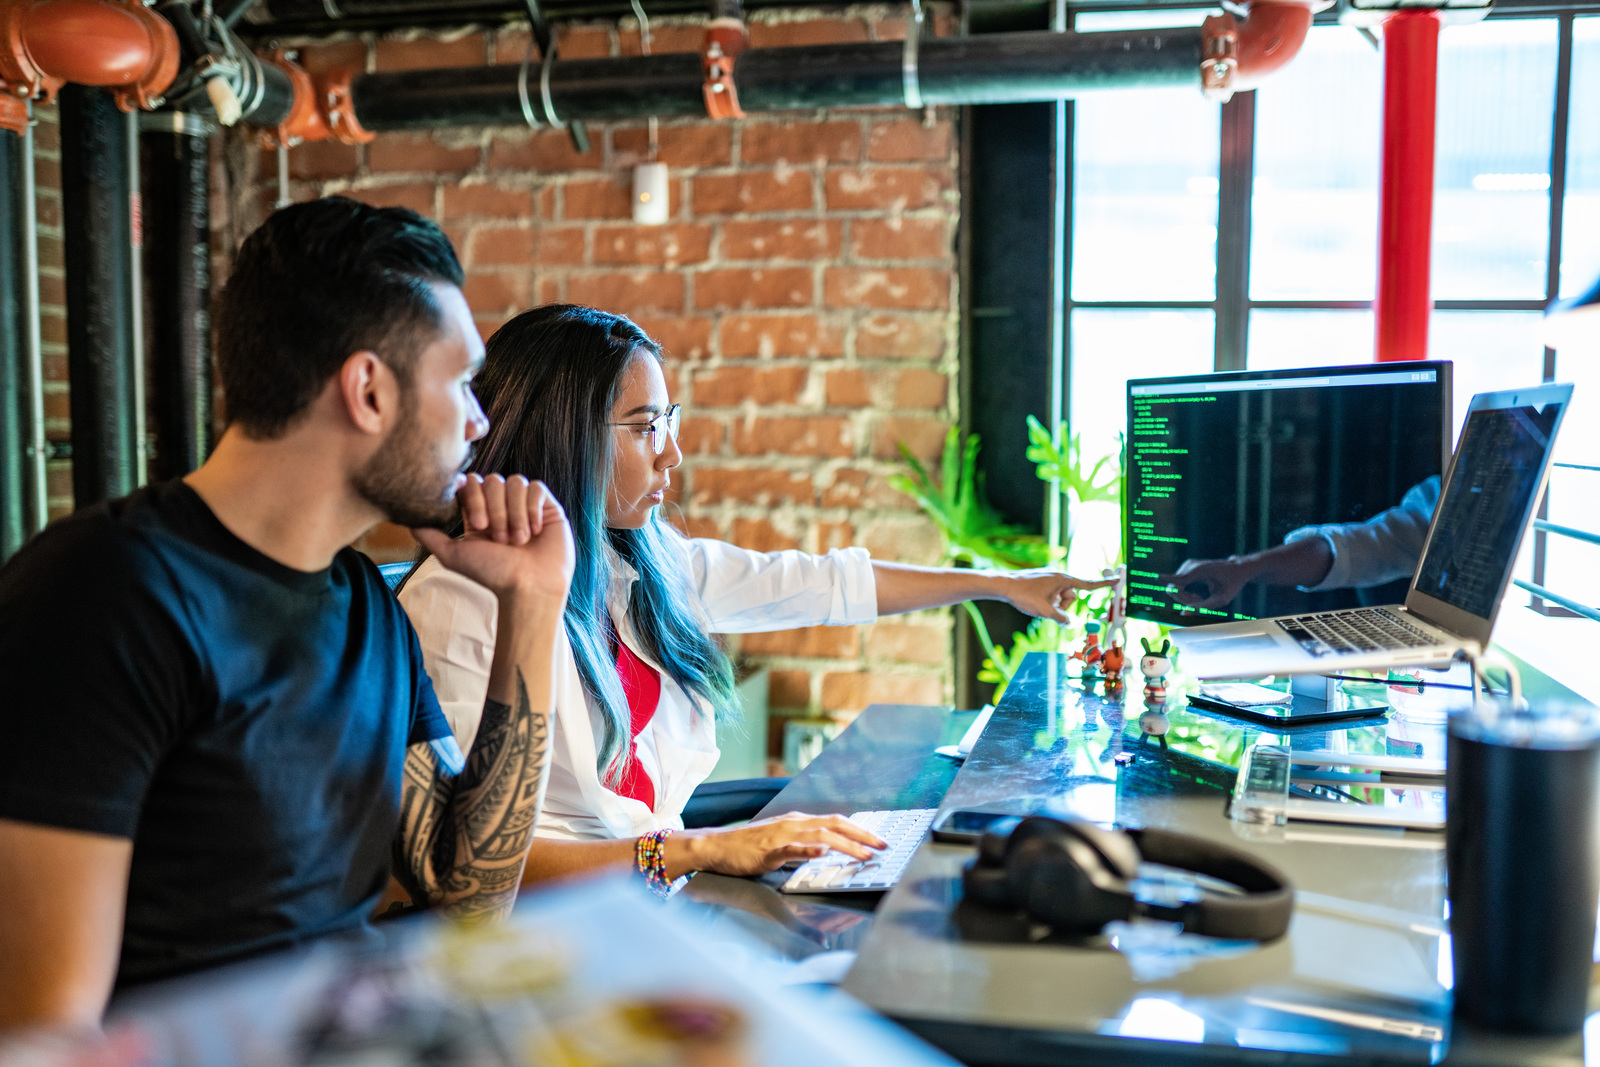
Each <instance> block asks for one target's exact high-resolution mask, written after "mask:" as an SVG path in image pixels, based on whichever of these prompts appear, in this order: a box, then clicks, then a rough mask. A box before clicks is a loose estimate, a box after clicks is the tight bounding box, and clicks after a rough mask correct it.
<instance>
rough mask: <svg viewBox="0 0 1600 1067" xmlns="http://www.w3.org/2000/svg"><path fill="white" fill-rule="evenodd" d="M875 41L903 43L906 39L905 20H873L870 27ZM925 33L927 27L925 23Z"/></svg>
mask: <svg viewBox="0 0 1600 1067" xmlns="http://www.w3.org/2000/svg"><path fill="white" fill-rule="evenodd" d="M869 28H870V29H871V30H872V39H873V40H874V41H903V40H905V39H906V20H905V19H873V20H872V23H871V25H870V27H869ZM923 30H924V32H926V30H927V27H926V23H924V27H923Z"/></svg>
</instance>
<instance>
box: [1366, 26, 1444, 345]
mask: <svg viewBox="0 0 1600 1067" xmlns="http://www.w3.org/2000/svg"><path fill="white" fill-rule="evenodd" d="M1438 66H1439V15H1438V13H1437V12H1434V11H1419V10H1407V11H1399V12H1396V13H1395V14H1393V15H1390V16H1389V17H1388V18H1387V19H1385V20H1384V23H1383V171H1382V178H1381V180H1380V182H1379V185H1378V201H1379V212H1378V298H1377V302H1376V305H1375V308H1376V311H1377V316H1376V317H1377V324H1378V336H1377V353H1378V359H1379V360H1380V361H1387V360H1397V359H1426V358H1427V356H1428V315H1429V314H1430V312H1431V311H1432V310H1433V299H1432V293H1431V292H1430V291H1429V281H1430V278H1429V260H1430V257H1431V255H1432V252H1433V135H1434V125H1435V99H1434V98H1435V95H1436V93H1437V88H1438Z"/></svg>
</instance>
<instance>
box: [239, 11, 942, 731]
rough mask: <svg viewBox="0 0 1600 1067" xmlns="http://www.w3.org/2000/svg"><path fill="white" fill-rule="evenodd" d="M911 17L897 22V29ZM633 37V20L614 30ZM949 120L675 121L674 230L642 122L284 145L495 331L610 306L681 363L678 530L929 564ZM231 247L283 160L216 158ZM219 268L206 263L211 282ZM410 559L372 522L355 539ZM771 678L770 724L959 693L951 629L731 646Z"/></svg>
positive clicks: (363, 58)
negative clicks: (461, 273) (400, 224)
mask: <svg viewBox="0 0 1600 1067" xmlns="http://www.w3.org/2000/svg"><path fill="white" fill-rule="evenodd" d="M903 10H904V9H903V8H902V9H899V11H900V12H902V13H903ZM628 25H630V26H631V23H630V24H628ZM653 30H654V34H653V38H654V40H653V46H654V50H656V51H669V50H684V49H691V50H692V49H695V48H697V47H698V44H699V41H700V37H701V34H702V32H703V31H702V28H701V26H700V25H698V24H696V23H695V22H694V21H693V20H684V21H681V22H675V23H671V24H665V25H659V26H655V27H653ZM902 35H903V24H902V22H901V20H900V19H899V18H898V17H891V9H889V8H883V9H882V10H874V9H862V10H861V11H860V12H856V13H851V14H850V17H839V16H838V15H837V13H835V14H830V15H827V16H821V15H817V16H815V17H812V18H799V17H797V16H796V15H795V13H794V12H783V13H780V14H778V16H777V17H771V16H768V15H766V13H763V14H762V15H757V16H756V18H755V19H754V20H753V25H752V30H751V36H752V40H753V42H754V43H755V44H757V45H780V44H800V43H817V42H824V41H830V40H833V41H840V40H866V39H873V38H880V39H882V38H897V37H900V36H902ZM525 47H526V36H525V35H524V34H522V33H519V32H515V31H501V32H500V33H498V34H481V33H470V34H466V35H462V36H456V37H453V38H448V39H440V38H435V37H412V38H409V39H370V38H369V39H362V40H349V41H344V42H340V43H336V44H331V45H318V46H311V47H307V48H306V49H305V50H304V52H303V57H302V59H303V62H304V63H305V64H306V65H307V66H308V67H311V68H313V69H316V68H322V67H327V66H331V65H346V64H351V63H357V64H365V65H366V66H367V68H368V69H372V70H399V69H405V68H424V67H438V66H452V65H465V64H471V63H477V62H484V61H487V60H492V61H496V62H509V61H515V60H520V59H521V58H522V55H523V53H524V49H525ZM560 48H561V54H562V55H563V56H568V57H579V56H586V55H607V54H610V55H615V54H630V53H635V52H637V51H638V35H637V33H636V32H630V31H628V30H625V29H619V28H618V27H616V26H608V25H581V26H575V27H566V28H564V30H563V32H562V37H561V45H560ZM953 118H954V116H953V114H950V113H945V112H943V111H940V112H930V113H928V114H926V115H924V114H920V113H918V114H907V113H906V112H903V111H893V112H866V111H837V112H817V113H814V114H812V113H808V114H807V115H805V116H804V117H803V118H794V117H787V116H783V117H773V116H756V117H752V118H750V119H748V120H745V121H742V122H739V123H722V124H717V123H711V122H708V121H673V122H663V123H662V124H661V129H660V158H661V159H662V160H663V161H664V162H666V163H667V164H668V165H669V166H670V167H671V168H672V172H671V173H672V187H671V188H672V202H671V209H672V217H671V221H670V224H668V225H665V226H660V227H639V226H635V225H634V224H633V223H632V221H631V218H630V181H631V167H632V165H633V164H634V163H636V162H638V161H640V160H641V159H643V158H644V153H645V149H646V132H645V125H644V123H643V122H642V121H638V122H629V123H619V124H615V125H610V126H595V127H592V128H591V129H590V137H591V140H592V145H593V146H592V149H591V151H589V152H588V153H586V154H583V155H579V154H577V153H576V152H575V151H574V149H573V147H572V145H571V143H570V141H569V139H568V138H567V136H566V134H564V133H562V132H559V131H542V132H532V133H530V132H529V131H527V130H525V129H520V128H498V129H451V130H446V131H438V132H436V133H432V134H421V135H409V134H406V135H401V134H388V135H382V136H379V137H378V139H377V140H376V141H374V142H373V143H372V144H370V145H367V146H364V147H361V148H356V147H350V146H345V145H340V144H331V143H320V144H310V145H301V146H297V147H295V148H294V149H292V150H291V151H290V153H289V161H290V172H291V176H292V179H293V181H292V189H291V192H292V195H293V197H294V198H295V199H296V200H304V199H308V198H311V197H314V196H318V195H325V194H329V193H342V194H345V195H349V196H353V197H357V198H359V199H362V200H364V201H368V202H370V203H374V204H400V205H404V206H406V207H410V208H414V209H415V210H417V211H419V212H422V213H424V214H426V215H429V216H432V217H434V218H436V219H438V220H439V221H440V222H441V223H442V225H443V226H444V227H445V229H446V230H447V232H448V233H449V234H450V237H451V239H452V240H453V241H454V242H455V245H456V248H457V250H458V252H459V253H460V254H461V257H462V261H463V263H464V265H465V267H466V269H467V283H466V295H467V298H468V300H469V302H470V303H471V305H472V307H473V310H474V312H475V314H476V316H477V319H478V323H479V326H480V328H481V329H482V331H483V333H484V335H485V336H487V335H488V334H489V333H491V332H492V331H493V330H494V329H495V328H496V327H497V326H498V325H499V324H500V323H502V322H503V321H505V320H506V319H507V318H508V317H509V316H510V315H512V314H513V313H515V312H516V311H517V310H520V309H522V308H525V307H528V306H531V305H533V304H538V303H544V302H548V301H556V300H566V301H572V302H577V303H587V304H593V305H596V306H599V307H602V308H605V309H607V310H612V311H619V312H624V313H626V314H628V315H630V316H632V317H633V318H635V319H636V320H638V321H639V323H640V324H641V325H642V326H643V327H644V328H645V329H646V330H648V331H649V332H650V333H651V334H652V335H653V336H655V337H657V338H659V339H660V340H661V341H662V343H663V344H664V345H665V347H666V349H667V351H668V354H669V357H670V358H669V363H668V383H669V387H670V389H671V392H672V395H673V397H674V399H676V400H679V401H681V402H683V403H684V405H685V419H684V424H683V432H682V440H681V443H682V446H683V449H684V452H685V456H686V458H685V461H684V465H683V469H682V472H681V476H680V477H679V478H678V479H677V481H678V482H679V483H680V488H679V489H678V492H677V494H676V498H675V499H674V500H673V501H672V507H671V508H669V511H670V513H671V514H672V515H673V517H674V518H675V520H676V521H678V522H680V524H681V525H682V526H684V527H685V528H686V529H687V530H688V531H689V532H691V533H693V534H697V535H705V536H713V537H722V538H726V539H728V540H731V541H733V542H735V543H737V544H741V545H745V546H749V547H752V548H757V549H778V548H802V549H806V550H808V551H813V552H825V551H827V550H828V549H829V548H832V547H834V546H840V545H848V544H860V545H864V546H866V547H867V548H868V549H870V550H871V551H872V553H873V555H874V556H876V557H879V558H884V559H894V560H905V561H912V562H924V563H932V562H936V561H937V557H938V553H939V540H938V536H937V533H936V531H935V530H934V528H933V527H932V525H931V524H930V523H929V522H927V521H926V520H925V519H923V518H922V517H921V515H920V514H919V513H918V512H917V511H916V510H915V508H914V506H913V505H912V504H911V503H910V501H909V500H908V499H907V498H906V497H904V496H902V495H901V494H899V493H897V492H896V491H894V490H893V489H891V488H890V487H889V485H888V484H887V482H886V477H887V475H889V474H890V473H892V472H893V471H894V470H896V469H897V467H898V461H897V452H896V444H897V442H899V441H904V442H906V443H907V445H908V446H910V447H911V448H912V449H913V450H914V451H915V452H916V453H918V454H919V455H921V456H923V457H932V456H934V455H935V454H936V453H937V451H938V449H939V446H940V444H941V441H942V438H943V434H944V432H945V429H946V428H947V427H948V426H949V425H950V424H951V422H952V421H953V420H954V419H955V417H956V414H957V412H956V388H955V377H956V349H955V335H956V317H955V316H956V312H955V308H956V296H957V293H956V270H955V257H954V242H955V234H956V220H957V211H958V203H957V191H956V190H957V160H956V137H955V131H954V129H953ZM225 171H226V181H227V182H229V183H231V194H230V196H229V197H228V202H230V203H231V204H232V205H233V208H232V211H231V213H229V217H227V218H221V219H219V220H218V232H219V236H220V237H221V238H222V240H221V241H220V242H219V244H222V245H228V244H229V243H231V242H233V241H236V240H237V239H238V237H239V236H241V235H242V234H244V233H246V232H248V231H249V229H250V228H251V227H253V226H254V225H255V223H256V222H257V221H259V219H260V218H261V217H262V215H263V214H264V212H265V211H267V210H269V209H270V205H271V203H272V201H273V199H274V198H275V197H276V179H275V175H276V163H275V159H274V157H273V155H272V153H270V152H262V151H260V150H259V149H257V148H256V147H255V144H254V142H253V140H252V139H251V138H250V137H249V135H247V134H238V135H235V136H234V137H233V138H232V140H231V143H230V145H229V148H228V155H227V166H226V168H225ZM225 254H226V249H225V248H224V249H223V259H224V262H223V263H222V264H221V266H222V269H221V270H219V272H218V277H219V279H220V278H222V277H225V273H226V264H225ZM364 547H366V548H367V550H368V551H369V552H371V553H372V554H373V555H374V556H377V557H380V558H404V557H406V556H407V555H408V554H409V552H410V549H411V545H410V539H409V537H408V536H407V535H406V534H405V533H404V532H403V531H399V530H395V529H392V528H386V529H381V530H379V531H378V532H376V533H375V534H374V535H373V536H372V537H370V538H369V539H368V542H367V543H366V545H365V546H364ZM736 647H737V648H738V650H739V651H740V652H742V653H743V654H745V655H748V656H751V657H753V658H756V659H758V660H761V661H764V662H766V663H767V664H769V665H770V667H771V669H772V675H771V677H772V685H771V700H772V704H773V706H774V708H776V709H783V710H785V711H789V712H791V713H793V712H796V711H812V712H824V713H827V714H834V715H839V716H848V715H849V714H850V713H852V712H854V711H857V710H859V709H861V708H862V707H864V706H866V705H867V704H869V703H872V702H874V701H893V702H904V703H940V702H945V701H948V700H949V699H950V695H951V692H952V688H953V686H952V672H951V670H950V665H949V662H950V648H951V638H950V615H949V612H947V611H938V612H926V613H921V614H920V615H917V616H910V617H899V618H895V619H892V620H889V621H885V622H880V623H878V624H876V625H874V626H869V627H844V628H817V629H811V630H799V631H791V632H784V633H775V634H762V635H749V636H745V637H744V638H742V639H736Z"/></svg>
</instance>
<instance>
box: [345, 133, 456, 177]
mask: <svg viewBox="0 0 1600 1067" xmlns="http://www.w3.org/2000/svg"><path fill="white" fill-rule="evenodd" d="M479 154H480V153H479V151H478V146H477V145H465V146H463V147H459V148H450V147H447V146H445V145H442V144H440V143H439V142H438V141H436V140H434V139H433V138H432V137H431V136H429V135H428V134H425V133H417V134H413V133H380V134H378V137H377V139H376V140H374V141H373V142H372V143H371V144H369V145H367V169H368V170H369V171H377V172H385V171H393V172H410V173H426V174H453V173H462V172H464V171H469V170H472V169H473V168H474V167H476V166H477V165H478V156H479Z"/></svg>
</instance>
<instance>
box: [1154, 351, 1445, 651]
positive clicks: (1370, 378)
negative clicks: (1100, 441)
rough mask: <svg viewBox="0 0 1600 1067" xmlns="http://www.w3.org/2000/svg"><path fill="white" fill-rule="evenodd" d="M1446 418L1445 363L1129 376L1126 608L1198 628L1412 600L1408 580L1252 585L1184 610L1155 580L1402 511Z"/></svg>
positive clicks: (1432, 456) (1432, 468) (1438, 460)
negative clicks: (1305, 530) (1293, 536)
mask: <svg viewBox="0 0 1600 1067" xmlns="http://www.w3.org/2000/svg"><path fill="white" fill-rule="evenodd" d="M1450 422H1451V419H1450V364H1448V363H1445V362H1426V363H1420V362H1419V363H1404V364H1388V365H1386V366H1383V367H1376V366H1374V365H1372V364H1367V365H1364V366H1357V367H1325V368H1318V369H1315V370H1303V371H1266V372H1259V373H1243V372H1241V373H1227V374H1213V375H1191V376H1186V377H1181V378H1149V379H1142V380H1135V381H1130V382H1129V383H1128V446H1127V481H1126V487H1127V488H1126V493H1127V496H1126V501H1125V508H1124V525H1123V529H1124V545H1125V549H1126V553H1127V560H1128V573H1129V595H1128V610H1129V614H1131V615H1133V616H1135V617H1137V618H1144V619H1151V620H1154V621H1157V622H1164V623H1169V624H1173V625H1183V626H1189V625H1195V624H1197V623H1205V622H1224V621H1230V620H1235V619H1252V618H1262V617H1266V616H1273V615H1288V614H1295V613H1300V612H1306V611H1328V610H1333V609H1337V608H1345V607H1355V606H1358V605H1361V604H1396V603H1400V602H1402V601H1404V599H1405V588H1406V585H1407V583H1406V582H1405V581H1398V582H1391V583H1389V584H1388V585H1382V586H1373V587H1368V588H1365V589H1338V590H1328V591H1323V592H1315V593H1309V592H1303V591H1301V590H1300V589H1298V588H1296V587H1294V586H1269V585H1264V584H1258V583H1255V584H1250V585H1246V586H1245V587H1244V588H1243V590H1241V592H1240V593H1239V595H1238V596H1236V597H1235V598H1234V599H1233V600H1232V601H1231V602H1230V603H1228V604H1226V605H1224V606H1222V607H1221V608H1206V609H1199V608H1186V607H1183V606H1182V605H1180V604H1178V603H1177V601H1176V600H1174V599H1173V596H1172V594H1171V593H1169V592H1167V591H1166V588H1165V585H1164V583H1162V582H1159V581H1158V580H1157V577H1158V576H1159V575H1163V574H1171V573H1173V572H1174V571H1176V570H1177V569H1178V567H1179V566H1181V565H1182V564H1183V562H1184V561H1185V560H1188V559H1194V560H1207V559H1225V558H1227V557H1228V556H1234V555H1245V554H1248V553H1252V552H1258V551H1261V550H1262V549H1266V548H1271V547H1274V546H1276V545H1281V544H1282V543H1283V540H1284V537H1285V535H1287V534H1288V533H1290V532H1291V531H1293V530H1296V529H1299V528H1300V527H1303V526H1314V525H1322V524H1328V523H1357V522H1364V521H1366V520H1368V519H1371V518H1373V517H1374V516H1376V515H1378V514H1380V513H1381V512H1383V511H1385V510H1387V509H1389V508H1392V507H1395V506H1396V505H1398V504H1399V503H1400V502H1401V500H1402V498H1403V497H1404V496H1405V494H1406V492H1407V490H1409V489H1410V488H1411V487H1412V486H1415V485H1417V484H1418V483H1420V482H1422V481H1424V480H1425V479H1427V478H1430V477H1436V476H1439V475H1441V474H1442V473H1443V470H1444V467H1445V463H1446V459H1447V456H1448V454H1449V448H1450V441H1449V437H1448V433H1449V426H1450Z"/></svg>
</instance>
